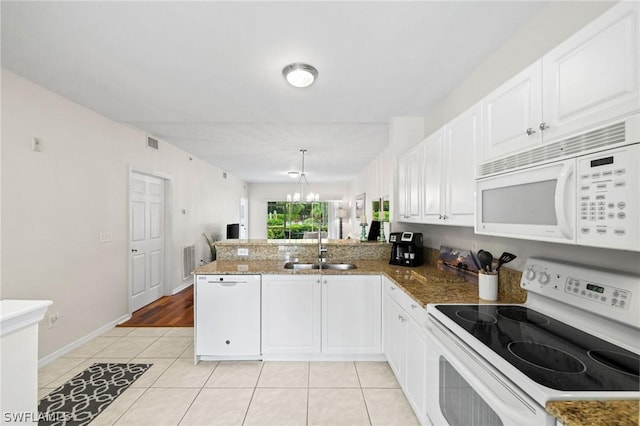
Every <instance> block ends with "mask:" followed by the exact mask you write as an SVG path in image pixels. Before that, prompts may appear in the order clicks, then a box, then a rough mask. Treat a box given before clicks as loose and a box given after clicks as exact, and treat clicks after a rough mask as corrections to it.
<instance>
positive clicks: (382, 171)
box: [351, 117, 424, 238]
mask: <svg viewBox="0 0 640 426" xmlns="http://www.w3.org/2000/svg"><path fill="white" fill-rule="evenodd" d="M423 135H424V119H423V118H422V117H394V118H392V119H391V121H390V123H389V145H388V146H387V147H386V148H385V149H384V150H383V151H382V152H381V153H380V154H379V155H378V156H377V157H376V158H375V159H374V160H373V161H372V162H371V163H369V164H368V165H367V166H366V167H365V168H364V169H362V171H361V172H360V173H359V174H358V176H357V177H356V178H355V179H354V180H353V181H352V182H351V193H352V194H354V197H355V196H356V195H358V194H362V193H365V196H366V200H365V201H366V213H367V222H369V223H370V221H371V220H372V217H373V212H372V209H371V201H373V200H377V199H379V198H382V197H385V196H388V197H389V200H390V201H391V202H390V206H389V210H390V217H392V218H393V217H395V211H396V208H397V194H396V191H395V189H396V188H395V184H394V182H395V181H396V177H397V170H396V168H397V162H398V156H399V155H400V154H402V153H403V152H405V151H406V150H408V149H409V148H411V147H412V146H414V145H416V144H417V143H418V142H420V141H421V140H422V139H423ZM354 213H355V212H354V209H353V208H352V210H351V217H353V216H354ZM351 227H352V229H354V230H355V232H357V233H358V234H359V232H360V226H359V222H358V221H355V222H354V221H352V222H351ZM393 227H394V224H393V223H391V224H388V223H387V224H385V233H386V236H387V238H388V237H389V232H391V231H394V229H393Z"/></svg>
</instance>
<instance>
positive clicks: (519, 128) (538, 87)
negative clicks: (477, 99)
mask: <svg viewBox="0 0 640 426" xmlns="http://www.w3.org/2000/svg"><path fill="white" fill-rule="evenodd" d="M639 10H640V6H639V4H638V2H620V3H619V4H617V5H616V6H613V7H612V8H611V9H609V10H608V11H607V12H605V13H604V14H603V15H602V16H600V17H599V18H597V19H596V20H595V21H593V22H592V23H590V24H589V25H587V26H585V27H584V28H583V29H581V30H580V31H578V32H577V33H575V34H574V35H573V36H571V37H570V38H569V39H567V40H566V41H565V42H563V43H562V44H560V45H559V46H557V47H556V48H554V49H553V50H551V51H550V52H549V53H548V54H546V55H545V56H544V57H543V58H542V59H541V60H539V61H537V62H535V63H534V64H533V65H531V66H529V67H528V68H527V69H525V70H524V71H522V72H520V73H519V74H518V75H516V76H515V77H513V78H512V79H510V80H509V81H507V82H506V83H505V84H503V85H502V86H500V87H499V88H498V89H496V90H495V91H494V92H493V93H491V94H490V95H488V96H487V97H486V98H485V99H484V100H483V101H482V114H483V126H482V128H483V131H482V143H481V150H480V163H485V162H487V161H491V160H494V159H497V158H501V157H505V156H508V155H510V154H514V153H517V152H520V151H523V150H526V149H529V148H532V147H535V146H538V145H540V144H541V143H549V142H555V141H557V140H559V139H561V138H563V137H568V136H570V135H571V134H573V133H576V132H577V131H579V130H581V129H584V128H587V127H591V126H596V125H598V124H601V123H604V122H607V121H610V120H612V119H615V118H616V117H622V116H625V115H628V114H631V113H633V112H635V111H638V110H640V96H639V93H640V92H639V87H640V41H639V40H640V39H639V38H638V34H639V33H640V13H639Z"/></svg>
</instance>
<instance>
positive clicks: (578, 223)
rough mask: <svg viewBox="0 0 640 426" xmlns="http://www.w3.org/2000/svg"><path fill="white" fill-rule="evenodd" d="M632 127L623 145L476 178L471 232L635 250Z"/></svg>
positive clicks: (638, 159) (638, 184)
mask: <svg viewBox="0 0 640 426" xmlns="http://www.w3.org/2000/svg"><path fill="white" fill-rule="evenodd" d="M634 118H635V117H634ZM634 121H636V122H637V119H636V120H634ZM619 124H620V123H619ZM622 124H625V122H622ZM626 124H629V123H626ZM634 124H635V123H634ZM631 127H635V126H627V128H626V130H634V131H627V132H623V133H622V134H623V135H624V136H623V139H621V140H622V141H623V143H628V144H627V145H624V144H623V145H620V144H618V146H617V147H616V148H600V150H597V149H595V150H594V149H591V150H589V153H588V154H585V155H580V153H578V154H576V155H573V156H567V155H566V154H564V155H563V156H558V157H559V158H560V159H559V160H557V161H551V162H548V163H546V164H542V165H537V166H532V167H523V168H519V169H518V170H515V171H507V172H505V173H499V174H494V175H492V176H490V177H486V178H481V179H478V180H477V182H476V223H475V232H476V233H477V234H485V235H496V236H503V237H513V238H522V239H531V240H540V241H553V242H558V243H568V244H578V245H584V246H592V247H603V248H613V249H621V250H632V251H640V219H639V218H640V206H639V203H640V202H639V199H640V172H639V169H640V143H638V142H639V140H638V138H637V132H635V130H637V129H635V128H634V129H630V128H631ZM631 135H636V137H635V138H632V139H629V137H630V136H631ZM580 137H581V138H582V139H584V135H580ZM563 142H566V141H563ZM554 145H555V144H554ZM543 149H546V150H547V151H549V149H557V150H559V151H560V152H563V153H564V152H565V151H570V148H567V144H566V143H564V145H560V146H556V147H554V146H551V148H550V147H544V148H543ZM576 149H579V148H576ZM594 151H595V152H594ZM583 152H584V150H583ZM526 154H528V155H529V156H530V157H531V156H532V152H528V153H526ZM533 154H536V153H535V152H533ZM533 157H535V155H534V156H533ZM481 167H482V166H481ZM485 170H486V169H485ZM481 172H482V171H481V170H480V173H481Z"/></svg>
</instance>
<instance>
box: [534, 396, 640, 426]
mask: <svg viewBox="0 0 640 426" xmlns="http://www.w3.org/2000/svg"><path fill="white" fill-rule="evenodd" d="M545 409H546V410H547V412H549V413H551V414H552V415H553V416H555V417H556V418H557V419H558V420H560V421H561V422H562V423H564V426H637V425H638V411H640V401H638V400H628V401H549V402H547V406H546V407H545Z"/></svg>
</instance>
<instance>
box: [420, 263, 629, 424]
mask: <svg viewBox="0 0 640 426" xmlns="http://www.w3.org/2000/svg"><path fill="white" fill-rule="evenodd" d="M520 286H521V287H522V288H524V289H526V290H527V291H528V297H527V302H526V303H525V304H523V305H497V304H478V305H455V304H441V305H429V306H428V307H427V313H428V319H429V321H428V329H429V330H430V333H431V335H432V337H433V338H434V340H435V342H436V343H437V345H435V347H434V350H433V351H432V354H431V355H430V356H429V359H428V367H427V369H428V374H431V377H437V378H438V379H437V380H432V382H433V383H434V384H433V385H432V386H431V387H429V389H428V392H427V394H428V398H427V399H428V401H427V407H428V413H427V414H428V416H429V418H430V420H431V421H432V422H433V423H434V424H435V425H451V426H457V425H459V426H462V425H469V424H482V425H490V426H493V425H496V426H497V425H519V426H520V425H553V424H555V420H554V418H553V417H552V416H551V415H549V414H548V413H547V412H546V411H545V410H544V407H545V404H546V403H547V402H548V401H551V400H588V399H638V398H640V384H639V383H640V378H639V373H638V370H639V366H640V356H639V355H638V354H639V353H640V277H638V276H634V275H629V274H623V273H618V272H615V271H608V270H607V271H606V270H599V269H593V268H590V267H587V266H584V265H576V264H569V263H562V262H557V261H553V260H549V259H541V258H530V259H528V261H527V264H526V266H525V269H524V272H523V274H522V280H521V282H520Z"/></svg>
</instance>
